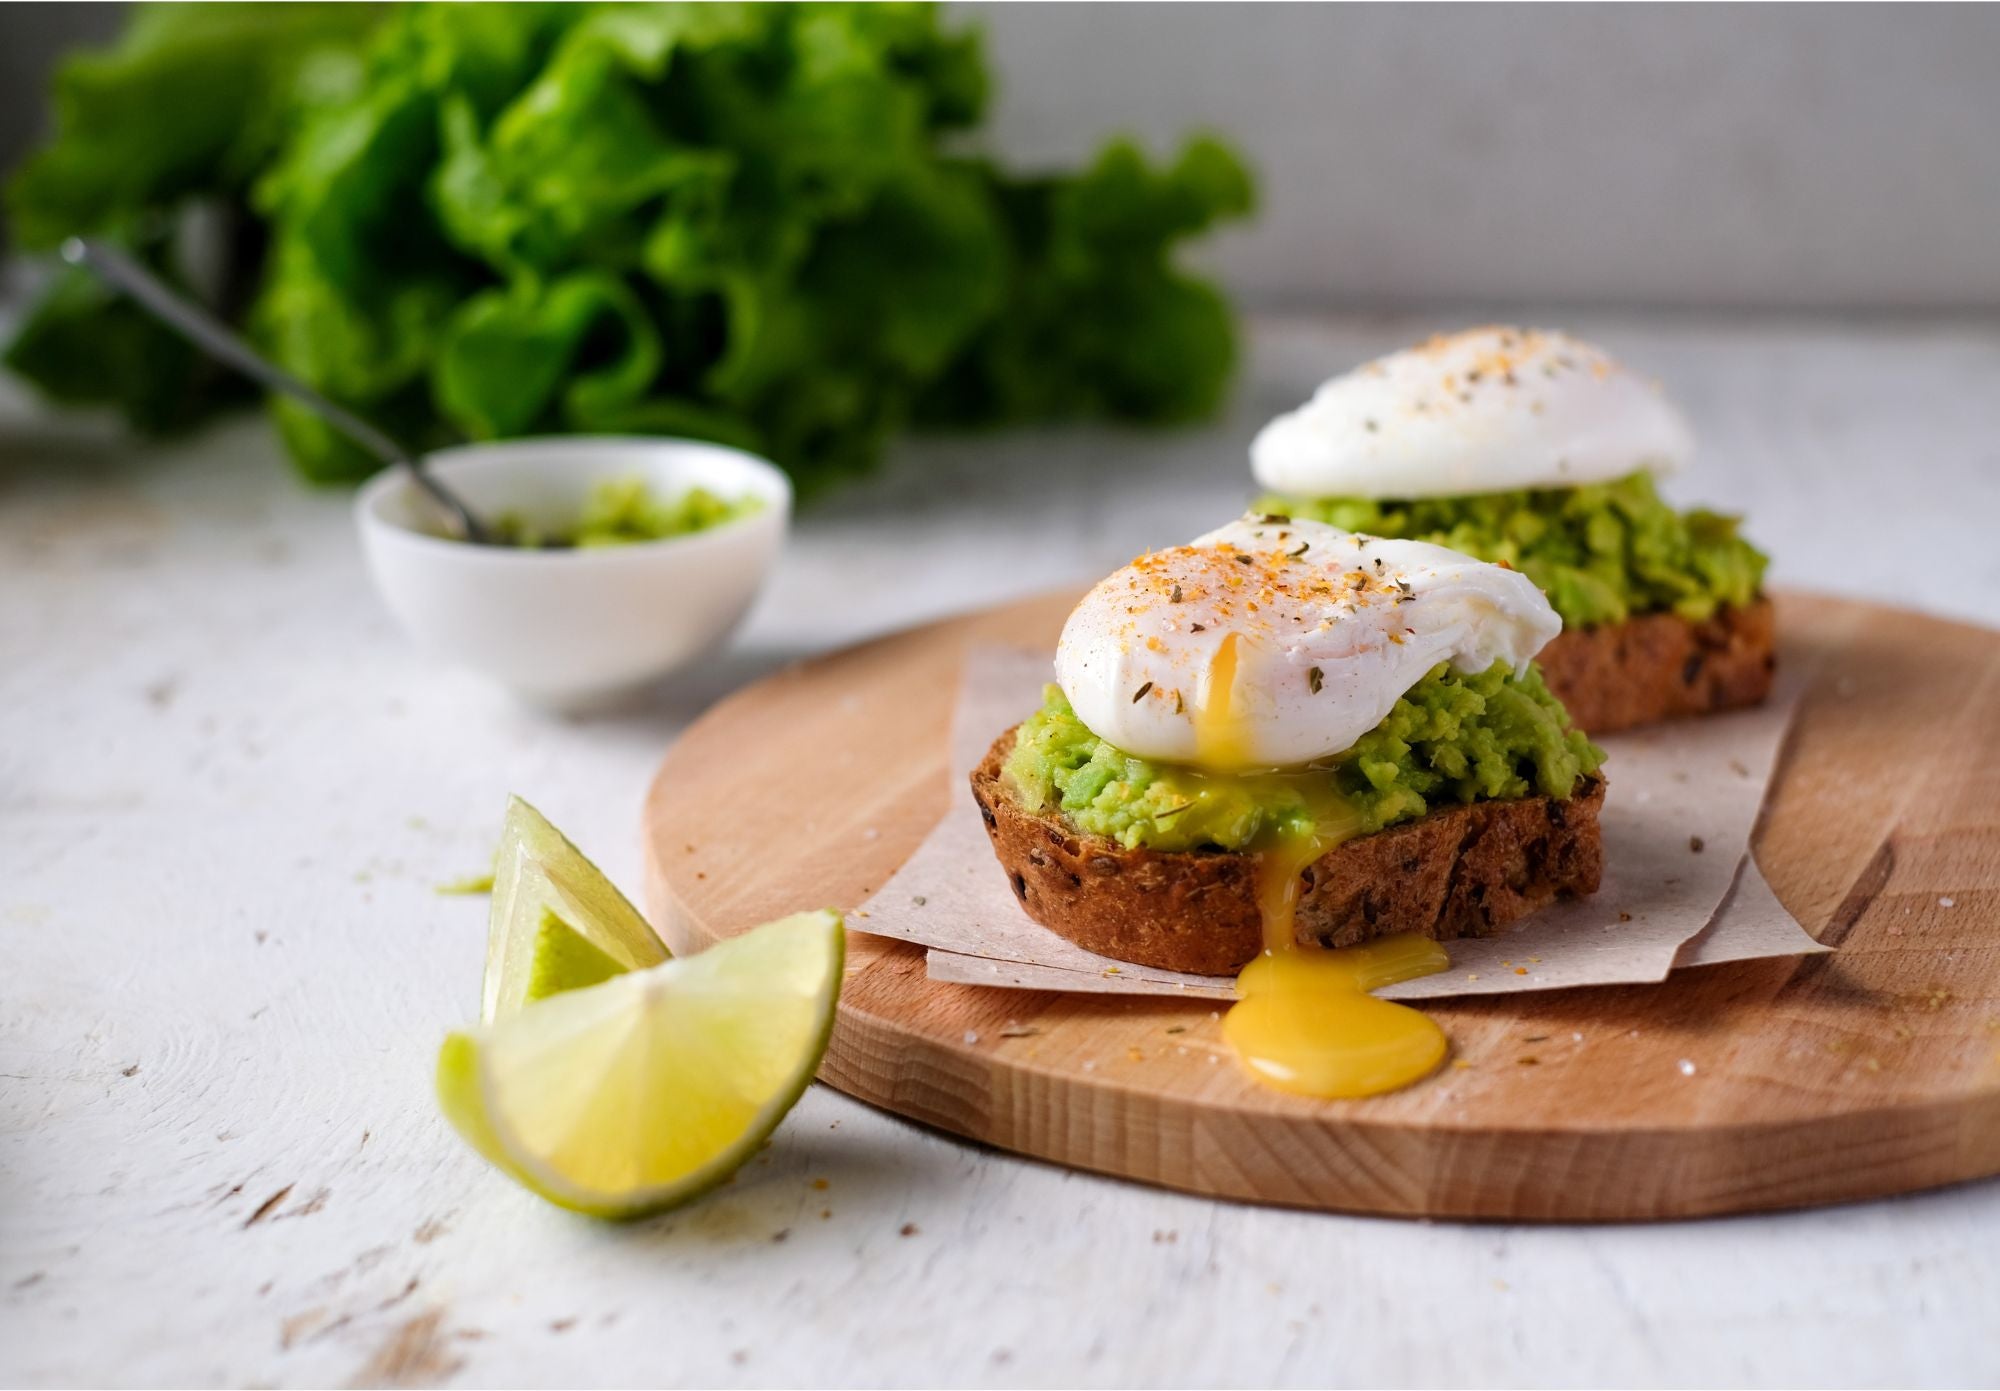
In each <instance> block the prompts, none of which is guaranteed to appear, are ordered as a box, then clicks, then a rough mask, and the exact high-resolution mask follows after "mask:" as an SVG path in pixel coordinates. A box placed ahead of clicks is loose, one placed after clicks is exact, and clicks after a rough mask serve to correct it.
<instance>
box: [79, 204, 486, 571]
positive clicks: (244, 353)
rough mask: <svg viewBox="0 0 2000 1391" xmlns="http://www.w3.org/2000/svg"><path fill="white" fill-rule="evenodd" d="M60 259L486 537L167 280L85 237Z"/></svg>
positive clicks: (391, 454)
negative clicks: (284, 400) (293, 405)
mask: <svg viewBox="0 0 2000 1391" xmlns="http://www.w3.org/2000/svg"><path fill="white" fill-rule="evenodd" d="M62 258H63V260H65V261H67V262H69V263H70V264H71V265H73V266H86V267H88V268H89V269H91V270H92V271H95V272H96V273H97V274H98V275H99V276H101V277H102V278H103V279H104V281H105V282H106V283H107V284H110V285H113V286H116V287H117V288H118V289H120V290H122V291H124V292H125V293H126V294H128V295H130V296H131V297H132V298H133V299H135V300H137V301H138V302H139V303H140V304H141V305H142V306H143V307H144V308H145V309H146V310H147V311H148V312H150V313H151V314H152V315H153V316H154V317H155V318H157V319H159V320H160V321H161V322H163V323H165V324H166V325H167V326H168V327H170V328H172V329H174V330H176V331H177V332H179V333H180V334H181V335H182V336H184V337H186V338H187V339H189V340H190V341H191V342H193V343H194V344H195V345H196V346H198V347H199V348H201V349H202V351H204V352H206V353H207V354H208V355H209V356H211V357H213V358H216V359H217V360H219V361H221V362H226V363H228V364H229V365H230V366H231V367H234V368H235V369H236V370H237V371H239V372H241V373H243V374H244V375H245V376H248V377H254V378H255V379H256V380H257V381H259V382H262V383H263V384H264V385H265V386H267V387H269V388H270V389H271V390H273V391H277V392H282V393H283V394H285V395H287V396H290V397H292V398H293V399H294V400H297V401H299V402H301V403H302V404H304V405H305V407H306V408H307V409H308V410H310V411H312V412H313V413H314V414H315V415H317V416H319V417H320V418H321V419H322V420H324V421H326V423H327V424H329V425H331V426H333V428H334V429H336V430H338V431H339V432H340V433H341V434H343V435H345V436H347V438H348V439H350V440H352V441H353V442H354V443H356V444H358V445H360V446H361V447H362V448H363V449H365V450H367V451H368V452H369V453H370V454H373V455H374V456H375V457H376V458H377V459H380V460H381V461H382V462H383V463H385V464H388V465H390V466H392V467H395V468H400V469H403V470H404V471H406V472H407V473H408V474H409V475H410V479H411V481H412V482H414V483H415V484H416V485H417V487H419V488H421V489H422V490H423V492H424V494H425V496H427V497H428V498H430V500H431V501H432V502H434V503H436V504H437V505H438V507H439V508H441V509H442V510H443V511H444V513H445V514H446V516H447V517H449V518H450V520H451V522H452V525H453V527H454V529H455V530H457V531H458V532H459V533H460V535H461V537H462V538H463V539H465V540H468V541H485V540H487V539H488V536H489V533H488V531H487V529H486V527H485V526H484V525H483V524H481V522H480V520H479V518H478V517H477V516H476V515H474V513H473V511H472V509H471V508H469V507H467V506H466V505H465V503H463V502H462V501H460V500H459V498H458V497H457V496H456V495H455V494H454V493H452V492H451V491H450V490H449V489H448V488H446V487H444V486H443V485H442V484H440V483H439V482H438V481H437V480H436V479H435V478H433V477H432V476H431V475H430V473H429V472H428V471H427V470H426V469H425V468H424V467H423V466H422V465H421V464H419V463H418V462H417V461H416V459H414V458H413V457H412V456H411V455H410V453H409V451H408V450H406V449H404V448H403V447H402V446H401V445H399V444H397V443H396V441H394V440H393V439H390V438H389V436H387V435H385V434H383V433H382V432H381V431H380V430H378V429H376V428H375V427H374V426H373V425H370V424H369V423H368V422H367V421H365V420H363V419H362V418H361V417H360V416H358V415H356V414H354V412H352V411H350V410H348V409H347V408H346V407H345V406H341V405H338V404H336V403H335V402H332V401H329V400H327V399H326V397H324V396H322V395H320V394H319V393H318V392H317V391H314V390H313V389H312V388H311V387H309V386H307V385H306V384H305V383H304V382H302V381H300V380H299V379H298V378H297V377H294V376H292V375H291V374H290V373H288V372H285V371H283V370H281V369H280V368H278V367H277V366H276V365H274V364H273V363H271V362H269V361H268V360H266V359H265V358H263V357H262V356H260V355H259V354H258V353H257V351H256V350H255V349H254V348H252V347H251V346H250V345H249V344H248V343H245V342H244V341H243V340H242V339H241V338H238V337H237V336H236V335H235V334H234V333H232V332H230V331H229V329H228V327H227V326H225V325H224V324H223V322H222V321H221V320H220V319H217V318H216V317H215V316H214V315H212V314H210V313H209V312H208V311H207V310H206V309H203V308H202V307H201V306H200V305H198V304H195V303H194V302H193V301H191V300H188V299H186V298H183V297H182V296H181V295H179V294H177V293H175V292H174V291H173V290H172V289H171V288H169V287H168V286H167V284H166V282H164V281H163V280H161V279H160V278H159V277H158V276H156V275H154V274H153V273H152V272H151V271H149V270H147V269H146V268H145V267H144V266H142V265H140V264H139V263H138V262H137V261H135V260H133V259H132V258H131V257H130V256H127V255H126V254H125V253H124V252H122V251H120V250H119V249H118V248H116V247H114V246H110V245H107V244H106V243H104V242H101V241H95V240H91V239H88V238H84V237H71V238H70V239H69V240H68V241H65V242H64V243H63V245H62Z"/></svg>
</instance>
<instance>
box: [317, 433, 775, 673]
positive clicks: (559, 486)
mask: <svg viewBox="0 0 2000 1391" xmlns="http://www.w3.org/2000/svg"><path fill="white" fill-rule="evenodd" d="M425 463H426V466H427V467H429V468H430V469H432V470H434V471H435V473H436V475H437V477H439V478H441V479H443V480H444V481H445V482H446V483H448V484H449V485H450V486H451V487H452V488H453V489H454V490H455V491H456V492H457V493H458V494H459V495H460V496H461V497H463V498H464V499H465V500H466V502H467V504H468V505H470V506H471V507H472V508H473V509H474V510H475V511H477V512H478V513H479V514H480V515H481V516H484V517H497V516H501V515H503V514H507V513H512V514H515V515H516V516H519V517H520V518H521V519H522V520H523V521H524V522H526V523H527V524H529V525H531V526H539V527H564V526H571V525H574V524H575V521H576V518H577V515H578V513H579V511H580V510H581V508H582V505H583V500H584V497H585V496H586V495H587V494H588V493H589V492H590V490H591V488H592V486H593V485H595V484H597V483H599V482H602V481H604V480H606V479H617V478H631V477H635V476H637V477H643V478H644V479H645V480H646V482H647V484H648V485H649V486H650V487H651V488H652V490H653V491H654V492H655V493H656V494H657V495H659V496H660V497H663V498H666V497H672V496H674V495H675V494H677V493H680V492H683V491H685V490H686V489H688V488H691V487H695V486H702V487H706V488H708V489H710V490H711V491H713V492H716V493H720V494H721V495H722V496H723V497H726V498H732V499H733V498H739V497H743V496H745V495H751V496H755V497H757V498H760V499H762V501H763V504H764V505H763V506H762V507H761V508H760V509H758V510H757V511H755V512H753V513H751V514H750V515H749V516H747V517H738V518H736V519H735V520H733V521H729V522H725V523H723V524H722V525H721V526H717V527H713V528H710V529H709V530H706V531H697V532H694V533H691V534H689V535H687V536H677V537H673V538H671V539H668V540H664V541H641V542H637V543H634V544H632V545H627V546H606V547H595V548H590V549H582V550H558V551H534V550H521V549H516V548H507V547H499V546H472V545H467V544H465V543H464V542H461V541H450V540H446V539H444V537H442V536H441V535H439V534H438V533H437V532H436V531H434V530H431V529H430V528H435V527H436V526H437V525H438V522H437V515H436V511H435V509H434V508H432V507H431V506H430V505H429V504H428V503H427V502H426V500H425V499H424V498H423V496H422V495H421V494H419V493H418V492H417V491H416V489H415V487H414V486H413V485H412V484H411V483H410V481H409V479H408V478H407V477H405V476H404V474H403V473H402V471H401V470H394V469H392V470H388V471H385V472H384V473H382V474H380V475H378V476H377V477H376V478H375V479H373V480H372V481H370V482H369V483H368V484H367V485H366V486H365V487H364V488H362V490H361V495H360V496H359V497H358V498H357V499H356V500H355V504H354V514H355V519H356V522H357V523H358V525H359V526H360V529H361V546H362V550H363V552H364V553H365V554H366V555H367V557H368V569H369V572H370V573H371V574H372V575H373V576H374V579H375V587H376V588H377V589H378V590H380V591H381V594H382V598H383V600H384V602H386V603H387V604H388V606H389V611H390V612H391V613H393V614H395V616H396V618H397V620H398V621H399V622H401V623H402V625H403V627H404V628H405V629H406V630H407V631H408V632H409V634H410V636H411V637H413V638H414V639H416V641H417V642H418V644H419V645H421V646H423V647H425V648H427V649H429V650H430V651H432V652H434V653H436V654H437V655H438V656H440V657H443V658H445V659H446V660H448V661H452V662H455V663H457V664H458V665H460V666H464V667H470V668H472V669H473V670H475V671H480V672H483V673H485V674H486V675H488V676H491V677H492V678H494V679H495V680H496V681H499V682H500V683H501V684H503V685H505V686H506V687H507V688H508V689H510V690H512V691H513V692H514V693H515V694H516V695H518V696H519V697H521V698H522V699H523V700H526V701H528V702H529V703H531V704H535V705H540V706H544V707H548V708H552V709H577V708H581V707H585V706H589V705H593V704H597V703H601V702H604V701H607V700H613V699H616V698H618V697H620V696H623V695H627V694H629V693H630V692H632V691H634V690H636V689H638V688H640V687H643V686H646V685H648V684H650V683H652V682H654V681H656V680H658V679H659V678H660V677H662V676H665V675H666V674H668V673H669V672H671V671H673V670H674V669H675V668H677V667H680V666H683V665H685V664H686V663H688V662H689V661H690V660H692V659H693V658H695V657H698V656H700V655H701V654H702V653H703V652H704V651H706V650H707V649H708V648H710V647H711V646H713V645H714V644H715V643H716V642H718V641H719V640H720V639H721V638H722V637H723V636H724V635H725V634H727V633H728V632H729V630H730V629H731V628H733V627H734V626H735V625H736V623H737V622H738V620H740V619H741V618H742V617H743V614H744V612H745V611H746V610H747V609H748V608H749V607H750V604H751V601H752V600H754V599H755V598H756V597H757V591H758V590H759V589H760V588H761V587H762V585H763V582H764V577H765V576H766V575H767V574H768V573H769V571H770V569H771V565H772V563H773V561H775V560H776V559H777V555H778V551H779V549H780V548H781V546H782V545H783V542H784V537H785V526H786V523H787V521H788V520H789V518H790V515H791V505H792V488H791V483H790V481H789V480H788V479H786V477H785V475H784V474H783V473H782V472H780V471H779V470H778V469H777V468H776V467H774V466H773V465H771V464H769V463H767V462H765V461H764V460H762V459H759V458H757V457H755V456H754V455H750V454H745V453H743V452H742V451H740V450H736V449H729V448H726V447H724V446H722V445H717V444H704V443H700V442H698V441H694V440H677V439H626V438H615V437H606V436H571V437H568V438H560V437H558V438H551V439H524V440H508V441H505V442H502V443H496V444H473V445H466V446H464V447H462V448H457V449H446V450H440V451H439V452H438V453H436V454H432V455H430V456H428V458H427V459H426V461H425Z"/></svg>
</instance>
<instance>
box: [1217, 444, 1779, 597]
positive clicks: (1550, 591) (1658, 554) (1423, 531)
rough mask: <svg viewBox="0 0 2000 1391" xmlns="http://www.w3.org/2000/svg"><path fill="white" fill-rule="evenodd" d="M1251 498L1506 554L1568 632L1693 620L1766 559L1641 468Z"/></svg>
mask: <svg viewBox="0 0 2000 1391" xmlns="http://www.w3.org/2000/svg"><path fill="white" fill-rule="evenodd" d="M1256 506H1257V508H1258V509H1259V510H1262V511H1266V512H1282V513H1284V514H1285V515H1287V516H1292V517H1304V518H1307V519H1309V520H1312V521H1320V522H1328V523H1330V524H1332V525H1334V526H1337V527H1340V528H1342V529H1343V530H1347V531H1361V532H1366V533H1368V534H1369V535H1371V536H1394V537H1399V538H1406V539H1408V540H1412V541H1430V542H1434V543H1436V544H1437V545H1440V546H1449V547H1451V548H1452V549H1453V550H1455V551H1463V552H1464V553H1465V554H1467V555H1470V556H1476V557H1477V558H1478V559H1480V560H1490V561H1505V562H1506V563H1507V564H1509V565H1511V566H1513V567H1514V568H1515V569H1516V570H1519V571H1521V572H1522V573H1523V574H1525V575H1526V576H1527V577H1528V578H1529V579H1531V580H1533V581H1534V582H1535V583H1536V584H1538V585H1540V586H1541V588H1542V591H1543V592H1544V593H1546V594H1547V595H1548V596H1549V603H1550V604H1551V605H1552V606H1554V608H1555V611H1556V612H1557V613H1559V614H1561V615H1562V620H1563V626H1564V627H1567V628H1587V627H1590V626H1592V625H1593V624H1598V623H1617V622H1622V621H1623V620H1624V619H1626V618H1629V617H1631V616H1632V615H1633V614H1637V613H1652V612H1656V611H1660V610H1671V611H1672V612H1674V613H1677V614H1679V615H1680V616H1681V617H1682V618H1686V619H1689V620H1692V621H1694V622H1700V621H1701V620H1703V619H1706V618H1709V617H1711V616H1712V615H1713V614H1714V613H1715V611H1716V610H1717V609H1718V608H1721V607H1724V606H1725V605H1742V604H1747V603H1749V602H1750V601H1751V600H1752V599H1754V598H1755V597H1756V595H1757V591H1758V588H1759V586H1760V585H1762V584H1763V581H1764V567H1765V566H1766V565H1767V564H1768V563H1769V559H1768V557H1766V556H1765V555H1764V553H1763V552H1761V551H1759V550H1758V549H1757V548H1756V547H1755V546H1753V545H1751V544H1750V543H1749V542H1748V541H1745V540H1744V539H1743V538H1742V537H1740V536H1738V535H1737V534H1736V526H1737V518H1735V517H1730V516H1725V515H1723V514H1721V513H1719V512H1709V511H1704V510H1702V509H1700V508H1696V509H1694V510H1692V511H1687V512H1681V511H1677V510H1676V509H1675V508H1673V507H1671V506H1669V505H1668V504H1667V503H1666V502H1664V501H1663V500H1662V499H1661V497H1660V495H1659V493H1658V492H1657V491H1656V490H1655V489H1654V487H1653V477H1652V475H1651V474H1650V473H1645V472H1640V473H1634V474H1630V475H1628V476H1626V477H1624V478H1620V479H1617V480H1616V481H1614V482H1610V483H1590V484H1585V485H1583V486H1581V487H1576V488H1533V489H1523V490H1520V491H1517V492H1508V493H1480V494H1475V495H1470V496H1465V497H1440V498H1418V499H1414V500H1409V501H1400V502H1396V501H1389V502H1379V501H1370V500H1368V499H1364V498H1309V499H1308V498H1288V497H1283V496H1278V495H1275V494H1274V495H1270V496H1266V497H1263V498H1260V499H1258V501H1257V503H1256Z"/></svg>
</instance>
